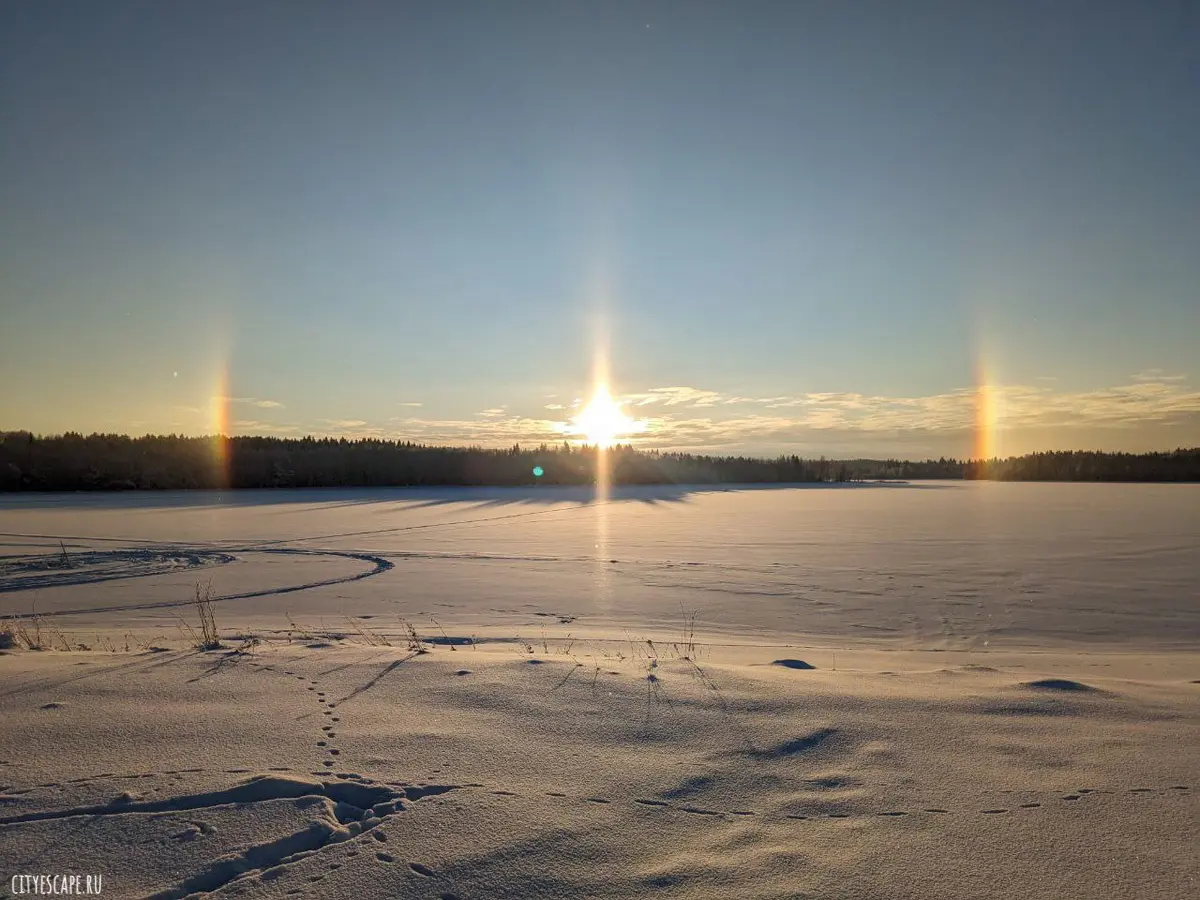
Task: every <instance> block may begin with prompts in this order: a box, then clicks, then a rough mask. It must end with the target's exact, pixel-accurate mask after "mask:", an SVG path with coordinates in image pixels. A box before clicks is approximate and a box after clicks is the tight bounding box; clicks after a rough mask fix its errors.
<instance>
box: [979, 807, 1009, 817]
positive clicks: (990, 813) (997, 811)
mask: <svg viewBox="0 0 1200 900" xmlns="http://www.w3.org/2000/svg"><path fill="white" fill-rule="evenodd" d="M982 812H983V814H984V815H985V816H998V815H1000V814H1002V813H1006V812H1008V810H1007V809H985V810H982Z"/></svg>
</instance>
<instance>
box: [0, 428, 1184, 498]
mask: <svg viewBox="0 0 1200 900" xmlns="http://www.w3.org/2000/svg"><path fill="white" fill-rule="evenodd" d="M605 459H606V464H607V466H608V468H609V474H610V477H611V478H612V481H613V482H614V483H616V484H664V483H665V484H715V483H724V484H753V483H785V482H792V483H797V482H839V481H842V482H844V481H866V480H878V479H903V480H909V479H931V478H958V479H961V478H990V479H998V480H1013V481H1015V480H1041V481H1200V449H1195V450H1177V451H1175V452H1174V453H1150V454H1141V455H1133V454H1124V453H1035V454H1031V455H1029V456H1022V457H1015V458H1012V459H1006V460H989V461H986V462H983V461H968V460H956V459H945V458H943V459H938V460H926V461H924V462H912V461H906V460H871V459H850V460H829V459H824V458H821V459H804V458H801V457H799V456H780V457H777V458H775V459H759V458H753V457H747V456H701V455H695V454H690V453H659V452H647V451H640V450H635V449H633V448H632V447H629V446H620V447H614V448H612V449H611V450H609V451H608V452H607V453H606V454H605ZM596 467H597V454H596V453H595V451H594V450H593V449H590V448H583V447H573V446H571V445H569V444H566V443H564V444H556V445H546V444H542V445H540V446H538V447H521V446H514V447H511V448H508V449H499V450H498V449H485V448H481V447H427V446H424V445H421V444H415V443H411V442H405V441H384V440H372V439H363V440H346V439H344V438H343V439H336V438H300V439H295V438H272V437H235V438H224V437H217V438H212V437H202V438H201V437H184V436H181V435H163V436H147V437H138V438H131V437H128V436H125V435H116V434H92V435H87V436H85V435H82V434H77V433H67V434H63V435H55V436H50V437H42V436H38V435H34V434H31V433H29V432H24V431H17V432H0V491H97V490H179V489H224V488H296V487H372V486H379V487H382V486H389V485H392V486H395V485H410V486H414V485H430V486H432V485H522V484H535V483H540V484H559V485H578V484H590V483H592V482H593V481H594V480H595V478H596Z"/></svg>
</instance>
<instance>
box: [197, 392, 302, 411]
mask: <svg viewBox="0 0 1200 900" xmlns="http://www.w3.org/2000/svg"><path fill="white" fill-rule="evenodd" d="M212 400H213V402H214V403H241V404H245V405H246V406H257V407H258V408H259V409H284V408H285V407H284V405H283V404H282V403H280V402H279V401H278V400H263V399H260V398H258V397H222V396H220V395H218V396H215V397H213V398H212Z"/></svg>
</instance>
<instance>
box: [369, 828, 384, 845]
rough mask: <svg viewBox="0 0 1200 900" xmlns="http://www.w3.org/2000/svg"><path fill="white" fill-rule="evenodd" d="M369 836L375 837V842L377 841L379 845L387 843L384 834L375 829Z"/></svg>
mask: <svg viewBox="0 0 1200 900" xmlns="http://www.w3.org/2000/svg"><path fill="white" fill-rule="evenodd" d="M371 834H373V835H375V840H377V841H379V843H381V844H386V843H387V835H386V834H385V833H384V832H382V831H380V830H379V829H375V830H374V831H372V832H371Z"/></svg>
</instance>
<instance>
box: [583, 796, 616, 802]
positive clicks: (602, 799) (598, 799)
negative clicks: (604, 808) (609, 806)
mask: <svg viewBox="0 0 1200 900" xmlns="http://www.w3.org/2000/svg"><path fill="white" fill-rule="evenodd" d="M583 799H585V800H587V802H588V803H609V802H611V801H609V800H605V799H604V798H603V797H584V798H583Z"/></svg>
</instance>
